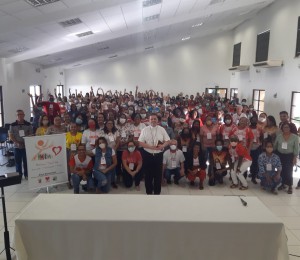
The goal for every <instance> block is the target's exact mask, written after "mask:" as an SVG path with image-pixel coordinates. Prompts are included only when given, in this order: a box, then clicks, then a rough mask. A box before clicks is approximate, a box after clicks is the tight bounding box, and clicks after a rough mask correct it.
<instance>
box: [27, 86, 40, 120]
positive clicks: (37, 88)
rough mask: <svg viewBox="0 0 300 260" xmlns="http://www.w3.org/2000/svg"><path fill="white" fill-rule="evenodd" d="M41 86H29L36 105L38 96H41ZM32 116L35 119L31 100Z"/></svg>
mask: <svg viewBox="0 0 300 260" xmlns="http://www.w3.org/2000/svg"><path fill="white" fill-rule="evenodd" d="M41 88H42V87H41V86H40V85H31V86H29V93H30V94H31V95H32V98H33V101H34V103H36V99H37V96H40V95H41ZM29 102H30V116H31V117H33V106H32V102H31V99H30V101H29Z"/></svg>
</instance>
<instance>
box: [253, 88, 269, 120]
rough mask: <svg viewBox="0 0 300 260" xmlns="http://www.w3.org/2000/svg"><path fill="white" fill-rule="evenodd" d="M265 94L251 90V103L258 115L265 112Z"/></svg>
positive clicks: (263, 91) (259, 90) (262, 91)
mask: <svg viewBox="0 0 300 260" xmlns="http://www.w3.org/2000/svg"><path fill="white" fill-rule="evenodd" d="M265 94H266V91H265V90H263V89H253V99H252V103H253V107H254V110H256V112H257V113H258V114H260V113H262V112H264V111H265Z"/></svg>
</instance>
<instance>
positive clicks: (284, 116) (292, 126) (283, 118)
mask: <svg viewBox="0 0 300 260" xmlns="http://www.w3.org/2000/svg"><path fill="white" fill-rule="evenodd" d="M279 116H280V123H279V128H280V130H281V131H282V125H283V123H288V124H289V125H290V129H291V133H292V134H295V135H298V131H297V127H296V125H295V124H294V123H292V122H290V121H289V114H288V112H286V111H281V112H280V113H279Z"/></svg>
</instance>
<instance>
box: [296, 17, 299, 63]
mask: <svg viewBox="0 0 300 260" xmlns="http://www.w3.org/2000/svg"><path fill="white" fill-rule="evenodd" d="M299 56H300V16H299V17H298V27H297V39H296V54H295V57H299Z"/></svg>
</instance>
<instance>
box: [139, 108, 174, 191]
mask: <svg viewBox="0 0 300 260" xmlns="http://www.w3.org/2000/svg"><path fill="white" fill-rule="evenodd" d="M149 121H150V125H149V126H147V127H145V128H144V129H143V130H142V132H141V135H140V137H139V140H138V141H139V145H140V146H141V147H143V148H144V153H143V164H144V165H143V166H144V167H143V168H144V173H145V186H146V193H147V194H153V193H154V194H155V195H159V194H160V192H161V180H162V162H163V151H164V148H165V147H166V146H168V145H169V141H170V137H169V135H168V134H167V132H166V130H165V129H164V128H163V127H161V126H159V125H157V123H158V118H157V115H155V114H152V115H151V116H150V119H149Z"/></svg>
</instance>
